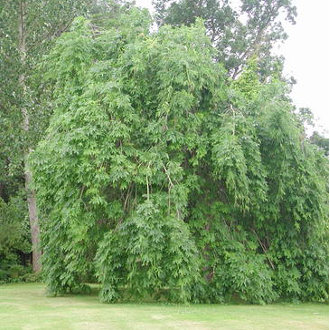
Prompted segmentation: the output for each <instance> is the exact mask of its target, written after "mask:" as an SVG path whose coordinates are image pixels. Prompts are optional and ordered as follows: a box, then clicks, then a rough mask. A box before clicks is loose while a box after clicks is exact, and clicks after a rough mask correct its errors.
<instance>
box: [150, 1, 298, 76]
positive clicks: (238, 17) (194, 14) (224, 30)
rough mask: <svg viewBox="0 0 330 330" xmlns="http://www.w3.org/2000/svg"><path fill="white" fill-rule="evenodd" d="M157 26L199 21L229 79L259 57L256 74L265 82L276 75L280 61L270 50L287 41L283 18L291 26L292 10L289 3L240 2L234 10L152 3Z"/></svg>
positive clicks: (223, 5) (219, 4)
mask: <svg viewBox="0 0 330 330" xmlns="http://www.w3.org/2000/svg"><path fill="white" fill-rule="evenodd" d="M153 3H154V6H155V9H156V21H157V23H158V25H159V26H161V25H163V24H171V25H174V26H180V25H191V24H193V23H194V22H195V21H196V19H197V18H202V19H203V20H204V24H205V27H206V30H207V33H208V35H209V37H210V39H211V41H212V43H213V45H214V46H215V48H216V49H217V53H216V55H215V56H216V58H217V60H218V61H219V62H221V63H223V64H224V65H225V67H226V69H227V70H228V73H229V74H230V76H231V77H232V78H234V79H235V78H236V77H237V76H238V74H240V73H241V72H242V70H243V68H244V66H245V64H246V62H247V60H248V59H249V58H250V57H251V56H253V55H257V56H258V57H259V63H258V67H259V72H260V74H261V77H263V79H265V78H266V77H269V75H271V73H272V72H278V71H279V70H281V67H282V65H283V58H282V57H280V56H275V55H274V54H273V53H272V48H273V46H274V45H275V44H276V43H277V42H281V41H283V40H285V39H286V38H287V34H286V33H285V31H284V29H283V26H282V21H283V17H285V19H286V20H287V21H289V22H290V23H295V16H296V8H295V6H293V5H292V3H291V1H290V0H262V1H254V0H252V1H251V0H242V1H240V2H239V5H238V6H234V5H233V3H232V2H231V1H228V0H224V1H222V0H220V1H219V0H178V1H172V0H154V1H153Z"/></svg>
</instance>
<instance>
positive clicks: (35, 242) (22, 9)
mask: <svg viewBox="0 0 330 330" xmlns="http://www.w3.org/2000/svg"><path fill="white" fill-rule="evenodd" d="M25 15H26V3H25V1H24V0H23V1H20V3H19V18H18V37H19V40H18V50H19V54H20V61H21V67H22V72H21V73H20V75H19V84H20V86H21V88H22V91H23V96H24V97H25V96H26V75H25V73H24V71H25V68H24V67H25V64H26V33H27V31H26V26H25ZM24 97H23V98H24ZM21 112H22V118H23V130H24V131H25V132H26V133H28V132H29V129H30V123H29V113H28V110H27V108H26V107H25V106H24V105H23V106H22V109H21ZM29 153H30V148H29V147H26V148H25V151H24V177H25V191H26V194H27V203H28V209H29V219H30V228H31V241H32V268H33V271H34V272H39V271H40V270H41V260H40V259H41V258H40V257H41V250H40V227H39V219H38V213H37V199H36V193H35V191H34V190H33V189H31V183H32V172H31V170H30V169H29V168H28V164H27V159H28V156H29Z"/></svg>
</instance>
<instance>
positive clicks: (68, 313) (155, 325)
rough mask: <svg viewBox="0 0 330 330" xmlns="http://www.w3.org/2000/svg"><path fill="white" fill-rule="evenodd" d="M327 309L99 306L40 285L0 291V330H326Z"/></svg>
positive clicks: (88, 298)
mask: <svg viewBox="0 0 330 330" xmlns="http://www.w3.org/2000/svg"><path fill="white" fill-rule="evenodd" d="M328 328H329V319H328V305H325V304H297V305H294V304H273V305H266V306H256V305H174V304H170V305H168V304H112V305H108V304H101V303H100V302H99V301H98V297H97V295H96V294H92V295H76V296H65V297H56V298H52V297H46V295H45V287H44V285H42V284H9V285H1V286H0V329H6V330H9V329H61V330H64V329H79V330H80V329H88V330H94V329H129V330H131V329H144V330H146V329H153V330H154V329H189V330H191V329H240V330H242V329H254V330H255V329H267V330H271V329H281V330H282V329H290V330H291V329H306V330H307V329H308V330H310V329H328Z"/></svg>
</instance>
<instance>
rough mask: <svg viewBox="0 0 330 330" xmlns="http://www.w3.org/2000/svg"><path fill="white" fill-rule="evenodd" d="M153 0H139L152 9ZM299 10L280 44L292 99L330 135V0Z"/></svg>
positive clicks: (300, 4)
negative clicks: (290, 78)
mask: <svg viewBox="0 0 330 330" xmlns="http://www.w3.org/2000/svg"><path fill="white" fill-rule="evenodd" d="M151 2H152V0H136V3H137V5H139V6H141V7H147V8H149V9H152V5H151ZM294 4H295V5H296V6H297V9H298V17H297V24H296V25H293V26H291V25H288V26H286V31H287V33H288V35H289V38H288V40H286V41H285V43H284V44H283V45H280V46H279V50H278V51H277V52H279V53H281V54H283V55H284V56H285V58H286V61H285V74H286V75H288V76H294V77H295V78H296V80H297V84H296V85H295V86H294V88H293V91H292V98H293V101H294V103H295V105H296V106H297V107H309V108H310V109H311V110H312V112H313V113H314V116H315V121H316V123H317V130H318V131H321V132H322V133H323V134H326V135H329V126H330V120H329V118H330V114H329V113H330V83H329V79H330V18H329V16H330V0H314V1H311V0H299V1H298V0H294Z"/></svg>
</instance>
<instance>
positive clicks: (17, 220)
mask: <svg viewBox="0 0 330 330" xmlns="http://www.w3.org/2000/svg"><path fill="white" fill-rule="evenodd" d="M0 228H1V230H0V283H3V282H13V281H16V282H17V281H24V280H26V279H27V280H28V278H29V273H30V272H31V267H30V266H31V265H30V263H29V261H28V259H29V254H30V253H31V243H30V240H29V222H28V218H27V210H26V204H25V203H24V201H23V199H22V198H20V197H16V198H12V199H11V200H10V201H9V202H8V203H6V202H5V201H3V200H2V199H1V198H0Z"/></svg>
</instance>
